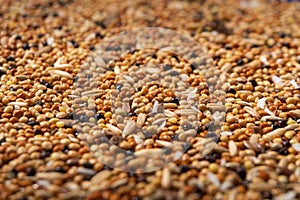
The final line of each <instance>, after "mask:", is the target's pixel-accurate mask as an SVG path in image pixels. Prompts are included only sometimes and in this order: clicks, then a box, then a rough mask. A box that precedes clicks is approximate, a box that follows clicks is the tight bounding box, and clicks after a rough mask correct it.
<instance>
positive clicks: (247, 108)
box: [244, 106, 260, 118]
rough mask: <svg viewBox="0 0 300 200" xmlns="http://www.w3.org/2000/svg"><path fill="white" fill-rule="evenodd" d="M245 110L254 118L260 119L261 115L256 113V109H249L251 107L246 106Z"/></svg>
mask: <svg viewBox="0 0 300 200" xmlns="http://www.w3.org/2000/svg"><path fill="white" fill-rule="evenodd" d="M244 109H245V111H246V112H247V113H249V114H250V115H252V116H253V117H255V118H259V117H260V116H259V114H258V113H257V112H256V110H255V109H253V108H251V107H249V106H245V107H244Z"/></svg>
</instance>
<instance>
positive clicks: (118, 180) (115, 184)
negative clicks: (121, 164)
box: [111, 178, 128, 188]
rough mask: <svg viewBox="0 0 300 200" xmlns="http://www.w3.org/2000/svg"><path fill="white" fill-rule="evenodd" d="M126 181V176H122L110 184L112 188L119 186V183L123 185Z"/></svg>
mask: <svg viewBox="0 0 300 200" xmlns="http://www.w3.org/2000/svg"><path fill="white" fill-rule="evenodd" d="M126 183H128V178H123V179H117V180H116V181H115V182H114V183H112V184H111V187H112V188H117V187H120V186H121V185H124V184H126Z"/></svg>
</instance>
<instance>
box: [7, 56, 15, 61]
mask: <svg viewBox="0 0 300 200" xmlns="http://www.w3.org/2000/svg"><path fill="white" fill-rule="evenodd" d="M6 61H7V62H10V61H15V57H13V56H8V57H7V58H6Z"/></svg>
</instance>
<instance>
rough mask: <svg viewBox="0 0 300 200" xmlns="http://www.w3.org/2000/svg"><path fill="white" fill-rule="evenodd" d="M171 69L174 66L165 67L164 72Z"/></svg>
mask: <svg viewBox="0 0 300 200" xmlns="http://www.w3.org/2000/svg"><path fill="white" fill-rule="evenodd" d="M171 69H172V66H171V65H169V64H166V65H164V70H165V71H169V70H171Z"/></svg>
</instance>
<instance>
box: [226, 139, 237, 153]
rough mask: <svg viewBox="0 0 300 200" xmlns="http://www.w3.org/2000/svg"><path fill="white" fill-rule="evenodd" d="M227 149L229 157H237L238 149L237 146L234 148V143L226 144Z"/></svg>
mask: <svg viewBox="0 0 300 200" xmlns="http://www.w3.org/2000/svg"><path fill="white" fill-rule="evenodd" d="M228 147H229V154H230V156H235V155H237V152H238V149H237V146H236V144H235V142H234V141H232V140H230V141H229V144H228Z"/></svg>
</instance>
